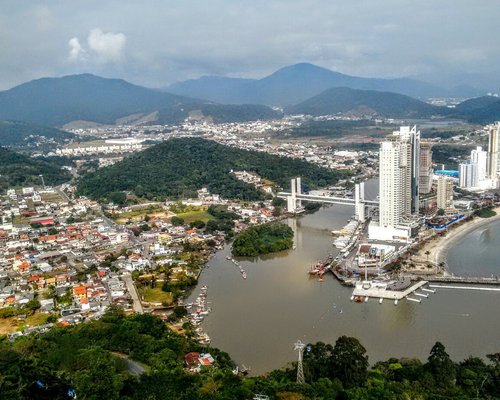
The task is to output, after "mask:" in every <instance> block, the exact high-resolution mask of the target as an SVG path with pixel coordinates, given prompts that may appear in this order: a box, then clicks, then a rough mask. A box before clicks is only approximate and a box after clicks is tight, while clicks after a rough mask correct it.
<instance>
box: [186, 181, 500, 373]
mask: <svg viewBox="0 0 500 400" xmlns="http://www.w3.org/2000/svg"><path fill="white" fill-rule="evenodd" d="M375 188H376V181H372V182H369V183H368V184H367V187H366V189H367V197H372V198H373V196H374V195H375V193H374V192H375ZM352 214H353V208H352V207H350V206H331V207H326V208H322V209H320V210H319V211H317V212H316V213H314V214H311V215H305V216H301V217H298V218H291V219H288V220H287V221H286V223H288V224H289V225H290V226H291V227H292V228H293V229H294V231H295V241H296V245H297V248H296V249H295V250H288V251H285V252H282V253H279V254H274V255H269V256H265V257H259V258H255V259H240V264H241V265H242V266H243V268H244V269H245V270H246V271H247V275H248V278H247V279H246V280H244V279H242V277H241V274H240V273H239V270H238V268H237V267H236V266H235V265H234V264H233V263H232V262H231V261H229V260H226V256H228V255H230V246H226V248H225V249H224V250H221V251H219V252H218V253H217V254H216V255H215V256H214V257H213V258H212V259H211V260H210V262H209V265H210V267H209V268H208V269H206V270H204V271H203V273H202V275H201V276H200V279H199V286H202V285H207V286H208V296H207V299H208V301H209V302H211V304H210V306H211V307H212V312H211V314H209V315H208V316H207V317H206V319H205V321H204V322H203V325H202V326H203V328H204V330H205V331H206V332H207V333H208V334H209V335H210V337H211V339H212V345H213V346H214V347H218V348H220V349H222V350H224V351H226V352H228V353H229V354H230V355H231V357H232V358H233V359H234V360H235V361H236V362H237V363H238V364H244V365H245V366H247V367H250V368H251V371H252V374H259V373H264V372H268V371H270V370H272V369H275V368H280V367H282V366H284V365H285V364H286V363H287V362H289V361H293V360H295V359H296V357H297V354H296V353H294V351H293V343H294V342H295V341H296V340H297V339H301V340H302V341H305V342H316V341H320V340H321V341H324V342H329V343H334V342H335V340H336V339H337V338H338V337H339V336H341V335H349V336H355V337H357V338H358V339H360V341H361V343H362V344H363V345H364V346H365V347H366V349H367V351H368V355H369V360H370V362H371V363H374V362H376V361H379V360H386V359H388V358H389V357H393V356H394V357H403V356H404V357H418V358H421V359H422V360H424V359H426V358H427V357H428V355H429V351H430V349H431V347H432V346H433V344H434V343H435V342H436V341H437V340H440V341H442V342H443V343H444V344H445V346H446V348H447V351H448V353H449V354H450V355H451V356H452V357H453V358H455V359H456V360H461V359H463V358H465V357H467V356H468V355H471V354H474V355H478V356H484V355H485V354H489V353H493V352H497V351H500V341H499V339H500V318H499V317H500V308H499V307H498V304H499V300H500V293H498V292H474V291H459V290H452V289H447V290H445V289H441V290H439V291H438V292H437V293H436V294H431V295H430V297H429V299H424V301H423V302H422V303H421V304H418V303H413V302H409V301H401V302H400V303H399V304H398V305H397V306H395V305H394V303H393V302H384V303H383V304H379V303H378V301H376V300H370V301H369V302H368V303H366V304H365V303H363V304H359V303H354V302H351V301H350V296H351V291H352V289H351V288H345V287H343V286H341V285H340V284H339V283H338V282H337V281H336V280H334V278H333V277H332V276H331V275H327V276H325V278H326V279H325V280H324V282H318V281H317V279H313V278H310V277H309V276H308V275H307V270H308V269H309V267H310V266H311V265H312V264H313V263H314V262H316V261H317V260H318V259H323V258H325V257H326V256H327V255H328V254H334V255H335V254H336V252H337V250H336V249H335V248H334V247H333V246H332V240H333V239H332V236H331V233H330V231H331V230H332V229H339V228H341V227H342V226H344V225H345V224H346V222H347V220H348V219H349V218H350V217H351V216H352ZM196 293H198V290H195V291H194V293H193V295H192V296H191V298H190V299H189V300H188V301H192V300H194V297H196Z"/></svg>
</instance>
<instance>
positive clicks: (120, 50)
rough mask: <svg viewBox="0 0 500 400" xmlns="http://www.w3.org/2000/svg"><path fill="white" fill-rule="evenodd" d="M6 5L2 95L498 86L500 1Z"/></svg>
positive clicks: (0, 44) (0, 29)
mask: <svg viewBox="0 0 500 400" xmlns="http://www.w3.org/2000/svg"><path fill="white" fill-rule="evenodd" d="M0 1H1V4H2V6H1V10H2V13H0V37H1V38H2V40H0V53H1V54H2V57H1V58H0V90H5V89H8V88H10V87H13V86H15V85H17V84H20V83H23V82H26V81H29V80H32V79H37V78H41V77H46V76H62V75H68V74H77V73H83V72H89V73H93V74H96V75H101V76H105V77H117V78H123V79H126V80H128V81H130V82H133V83H136V84H140V85H145V86H149V87H164V86H167V85H168V84H170V83H173V82H176V81H181V80H185V79H190V78H197V77H200V76H205V75H220V76H231V77H248V78H260V77H263V76H266V75H268V74H270V73H272V72H274V71H275V70H277V69H279V68H281V67H284V66H287V65H291V64H295V63H299V62H309V63H313V64H315V65H319V66H322V67H325V68H329V69H332V70H335V71H339V72H342V73H345V74H350V75H357V76H366V77H381V78H390V77H403V76H413V77H417V78H420V79H423V80H428V81H434V82H439V83H441V84H443V85H457V84H470V85H472V86H474V85H475V86H480V87H481V88H485V89H488V88H489V87H490V86H491V88H492V90H494V89H497V88H498V87H500V82H499V81H500V78H498V77H495V75H499V74H498V65H500V47H499V46H498V44H497V37H498V33H499V31H500V29H499V28H498V23H497V21H498V20H499V19H500V8H499V7H498V6H497V2H496V1H495V0H479V1H476V2H474V3H471V2H469V1H466V0H459V1H452V0H443V1H440V2H432V1H424V2H411V1H406V0H405V1H397V0H380V1H377V2H370V1H366V0H358V1H352V2H349V3H348V4H347V3H345V4H341V5H340V4H338V2H335V3H334V2H330V1H326V0H316V1H311V2H309V1H307V2H306V1H294V0H289V1H283V0H281V1H278V0H270V1H261V0H257V1H253V2H242V1H227V0H226V1H224V0H213V1H210V2H203V1H189V2H168V1H167V2H165V1H159V0H154V1H147V2H145V3H144V2H141V3H139V2H134V1H125V2H124V1H117V0H110V1H106V2H100V1H97V0H91V1H78V0H77V1H72V2H66V1H41V2H30V1H26V0H21V1H16V2H9V1H6V0H0ZM445 78H446V79H445Z"/></svg>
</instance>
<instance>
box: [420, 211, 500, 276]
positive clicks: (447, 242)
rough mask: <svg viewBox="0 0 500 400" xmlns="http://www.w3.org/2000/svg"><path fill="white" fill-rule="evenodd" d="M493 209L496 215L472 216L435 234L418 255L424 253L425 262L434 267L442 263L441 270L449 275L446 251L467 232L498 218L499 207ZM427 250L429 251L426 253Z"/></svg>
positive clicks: (499, 214) (499, 215)
mask: <svg viewBox="0 0 500 400" xmlns="http://www.w3.org/2000/svg"><path fill="white" fill-rule="evenodd" d="M493 211H495V212H496V215H495V216H493V217H490V218H481V217H474V219H473V220H472V221H470V222H464V223H461V224H460V225H458V226H456V227H454V228H453V229H451V230H450V231H448V233H446V235H445V236H435V237H433V238H432V239H430V240H428V241H427V242H426V243H425V244H424V246H423V247H422V248H421V249H420V250H419V253H420V255H422V254H425V255H426V256H425V259H426V264H430V265H432V266H434V267H435V268H439V266H440V265H443V264H442V263H444V269H442V272H443V274H444V275H449V274H450V272H449V271H448V269H447V264H446V259H447V255H448V251H449V250H450V249H451V248H452V247H453V245H455V244H456V243H457V242H458V241H459V239H461V238H462V237H464V236H465V235H467V234H469V233H470V232H472V231H474V230H476V229H479V228H481V227H484V226H485V225H488V224H490V223H493V222H496V221H499V220H500V207H497V208H495V209H494V210H493ZM427 252H429V253H428V254H427Z"/></svg>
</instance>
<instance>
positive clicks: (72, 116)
mask: <svg viewBox="0 0 500 400" xmlns="http://www.w3.org/2000/svg"><path fill="white" fill-rule="evenodd" d="M192 112H196V113H197V114H201V115H202V116H203V117H205V118H212V119H213V120H215V121H216V122H233V121H234V122H240V121H248V120H257V119H269V118H276V117H278V116H279V114H278V113H276V112H274V111H273V110H272V109H270V108H269V107H266V106H263V105H257V106H252V105H239V106H227V105H224V104H214V103H210V102H207V101H205V100H199V99H193V98H188V97H183V96H177V95H173V94H170V93H166V92H160V91H158V90H153V89H148V88H145V87H141V86H137V85H133V84H131V83H129V82H126V81H124V80H122V79H107V78H101V77H98V76H95V75H91V74H80V75H71V76H64V77H62V78H42V79H37V80H34V81H31V82H26V83H23V84H22V85H19V86H16V87H14V88H12V89H9V90H5V91H0V119H9V120H17V121H27V122H31V123H37V124H42V125H50V126H62V125H65V124H67V123H69V122H72V121H77V120H83V121H92V122H97V123H103V124H114V123H116V122H117V120H119V119H122V118H127V119H129V121H130V122H133V121H138V120H141V118H146V119H147V120H148V121H150V122H155V121H156V119H158V121H156V122H157V123H162V124H170V123H179V122H181V121H183V120H184V119H186V118H187V117H188V116H190V113H192Z"/></svg>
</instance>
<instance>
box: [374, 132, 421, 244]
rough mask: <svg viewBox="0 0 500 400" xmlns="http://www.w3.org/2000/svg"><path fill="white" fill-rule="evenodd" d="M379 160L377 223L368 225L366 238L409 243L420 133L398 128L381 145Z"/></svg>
mask: <svg viewBox="0 0 500 400" xmlns="http://www.w3.org/2000/svg"><path fill="white" fill-rule="evenodd" d="M379 159H380V178H379V221H378V222H373V223H371V224H370V227H369V236H370V238H374V239H381V240H408V239H409V237H410V230H411V229H410V224H411V222H412V217H413V216H414V215H415V214H417V213H418V208H419V201H418V194H419V191H418V184H419V174H420V168H419V163H420V131H417V128H416V127H413V128H410V127H409V126H404V127H401V128H400V130H399V131H396V132H394V133H393V134H392V136H389V137H388V138H387V139H386V140H385V141H383V142H382V143H381V144H380V153H379Z"/></svg>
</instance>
